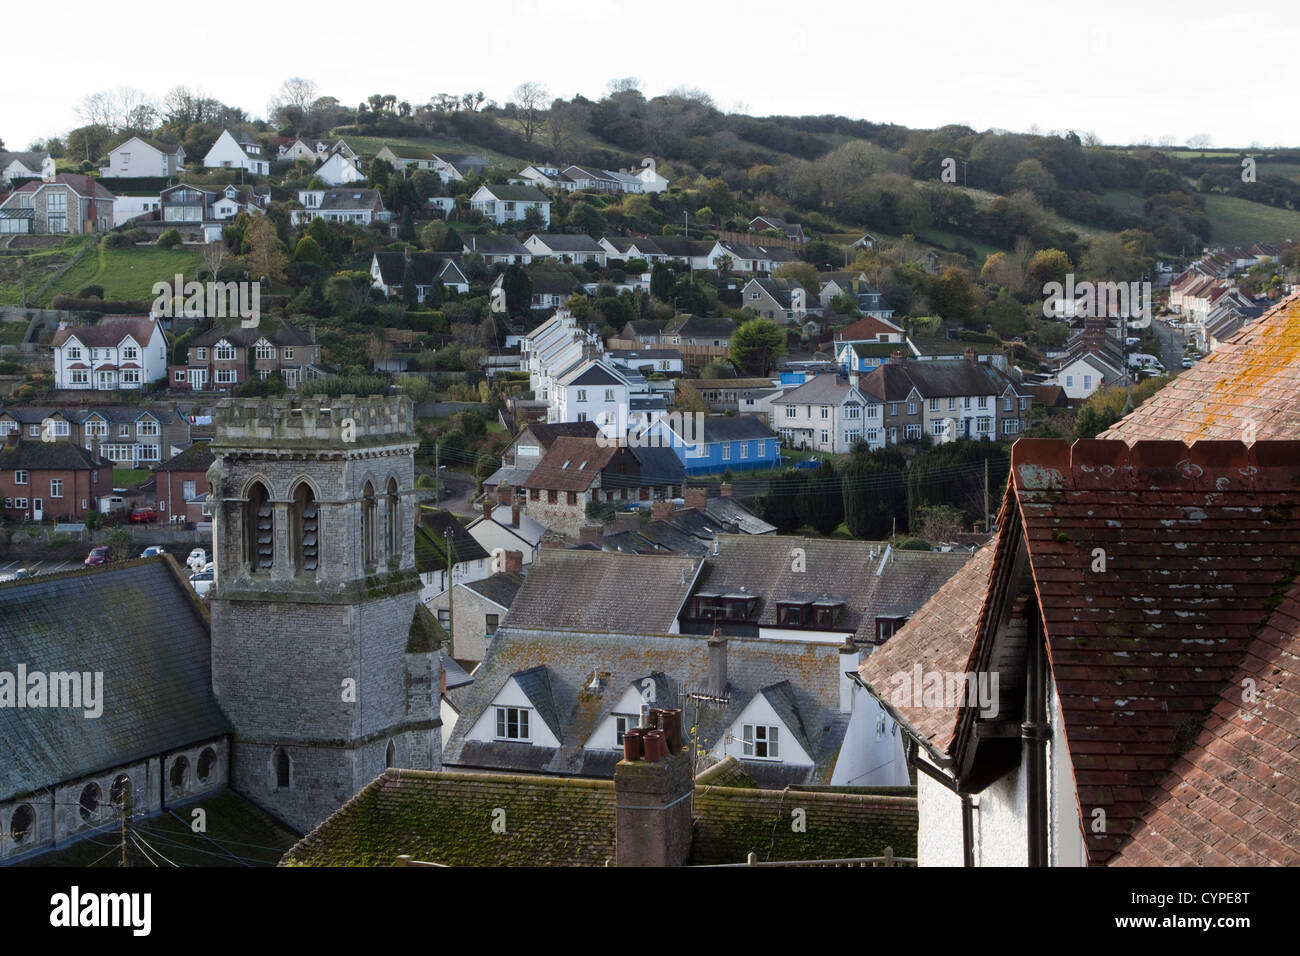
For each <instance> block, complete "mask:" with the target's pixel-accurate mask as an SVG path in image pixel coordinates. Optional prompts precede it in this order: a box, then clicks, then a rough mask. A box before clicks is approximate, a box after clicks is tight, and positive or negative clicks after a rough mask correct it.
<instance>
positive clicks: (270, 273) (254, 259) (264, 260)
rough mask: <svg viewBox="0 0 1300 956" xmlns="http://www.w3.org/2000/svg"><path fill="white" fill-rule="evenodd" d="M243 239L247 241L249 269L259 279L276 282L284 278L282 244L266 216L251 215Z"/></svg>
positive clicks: (273, 225) (272, 224)
mask: <svg viewBox="0 0 1300 956" xmlns="http://www.w3.org/2000/svg"><path fill="white" fill-rule="evenodd" d="M250 219H251V221H250V222H249V224H248V230H247V231H246V232H245V234H244V239H245V241H246V242H247V243H248V264H249V268H250V271H251V272H252V273H253V275H254V276H256V277H257V278H259V279H265V280H266V281H268V282H278V281H280V280H281V279H283V278H284V266H285V254H284V245H283V243H281V242H280V236H279V235H278V234H277V233H276V231H275V223H273V222H272V221H271V219H270V217H268V216H252V217H250Z"/></svg>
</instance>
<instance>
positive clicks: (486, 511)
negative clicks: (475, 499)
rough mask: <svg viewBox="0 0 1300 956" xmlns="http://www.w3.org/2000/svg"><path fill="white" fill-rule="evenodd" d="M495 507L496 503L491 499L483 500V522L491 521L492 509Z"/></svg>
mask: <svg viewBox="0 0 1300 956" xmlns="http://www.w3.org/2000/svg"><path fill="white" fill-rule="evenodd" d="M495 507H496V502H494V501H493V500H492V499H491V498H484V499H483V520H484V521H491V520H492V509H493V508H495Z"/></svg>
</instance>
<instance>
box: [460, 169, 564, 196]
mask: <svg viewBox="0 0 1300 956" xmlns="http://www.w3.org/2000/svg"><path fill="white" fill-rule="evenodd" d="M452 165H455V164H454V163H453V164H452ZM486 189H487V190H488V192H490V193H492V195H493V196H495V197H496V198H497V199H499V200H501V201H502V202H544V203H549V202H550V201H551V200H550V199H549V198H548V197H547V195H546V193H544V192H542V191H541V190H540V189H538V188H537V187H536V186H501V185H497V184H495V183H492V184H489V185H488V186H487V187H486Z"/></svg>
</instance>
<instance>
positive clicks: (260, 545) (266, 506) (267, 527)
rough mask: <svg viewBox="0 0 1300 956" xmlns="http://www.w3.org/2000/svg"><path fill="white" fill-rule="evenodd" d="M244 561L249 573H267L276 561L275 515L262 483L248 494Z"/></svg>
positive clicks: (256, 484) (256, 485)
mask: <svg viewBox="0 0 1300 956" xmlns="http://www.w3.org/2000/svg"><path fill="white" fill-rule="evenodd" d="M244 527H245V529H246V530H245V535H246V536H245V543H244V560H245V563H246V564H247V566H248V570H249V571H266V570H269V569H270V567H271V564H272V562H273V561H274V560H275V514H274V510H273V506H272V505H271V495H270V493H269V492H268V491H267V490H266V486H265V485H263V484H262V483H261V482H260V481H259V482H254V484H253V487H252V488H251V489H250V490H249V492H248V504H247V505H245V511H244Z"/></svg>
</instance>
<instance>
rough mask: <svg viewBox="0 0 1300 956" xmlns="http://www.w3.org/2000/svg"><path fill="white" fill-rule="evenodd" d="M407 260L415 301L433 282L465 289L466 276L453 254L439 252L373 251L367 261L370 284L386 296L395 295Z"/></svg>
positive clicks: (401, 281)
mask: <svg viewBox="0 0 1300 956" xmlns="http://www.w3.org/2000/svg"><path fill="white" fill-rule="evenodd" d="M407 263H410V265H411V271H412V273H413V274H414V275H413V278H414V280H415V296H416V301H417V302H423V301H424V300H425V299H427V298H428V297H429V293H430V291H431V290H432V289H433V285H434V283H435V282H441V283H442V285H443V288H445V289H455V290H456V291H457V292H460V293H466V292H469V279H467V278H465V273H464V272H462V271H461V268H460V263H458V262H457V261H456V257H455V256H452V255H449V254H446V253H441V252H405V253H402V252H376V253H375V254H374V255H373V256H372V257H371V260H370V277H371V279H372V282H371V284H372V285H373V286H374V287H375V288H376V289H379V290H380V291H381V292H383V293H384V295H386V296H389V297H391V296H395V295H399V294H400V293H401V291H402V283H403V282H404V281H405V279H406V266H407Z"/></svg>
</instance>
